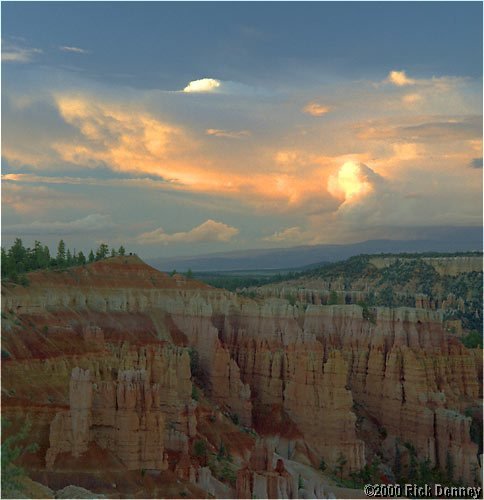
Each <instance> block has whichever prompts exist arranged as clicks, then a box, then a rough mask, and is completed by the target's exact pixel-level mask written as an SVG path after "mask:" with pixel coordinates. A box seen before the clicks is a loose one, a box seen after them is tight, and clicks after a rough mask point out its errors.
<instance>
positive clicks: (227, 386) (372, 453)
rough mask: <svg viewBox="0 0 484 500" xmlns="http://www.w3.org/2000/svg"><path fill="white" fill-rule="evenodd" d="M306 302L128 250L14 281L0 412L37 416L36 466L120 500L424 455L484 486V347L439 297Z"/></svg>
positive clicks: (287, 488) (285, 492)
mask: <svg viewBox="0 0 484 500" xmlns="http://www.w3.org/2000/svg"><path fill="white" fill-rule="evenodd" d="M272 295H274V294H272ZM279 295H280V293H279ZM283 295H284V294H283ZM311 302H312V303H311V304H308V301H302V300H297V301H294V300H289V301H288V300H286V299H285V298H280V297H273V296H271V294H269V293H268V294H267V296H266V297H263V298H262V297H261V298H258V299H257V300H252V299H249V298H246V297H242V296H240V295H237V294H234V293H230V292H226V291H223V290H218V289H213V288H210V287H209V286H207V285H203V284H201V283H198V282H196V281H192V280H187V279H186V278H184V277H183V276H180V275H175V276H173V277H170V276H168V275H166V274H163V273H160V272H158V271H156V270H154V269H153V268H150V267H149V266H147V265H145V264H144V263H143V262H142V261H141V260H140V259H138V258H137V257H134V256H130V257H115V258H112V259H107V260H104V261H99V262H96V263H94V264H90V265H87V266H80V267H76V268H70V269H67V270H62V271H39V272H34V273H31V274H30V275H29V285H28V286H20V285H14V284H8V285H5V286H3V287H2V358H3V363H2V412H3V416H4V418H7V419H9V420H11V421H13V422H14V423H15V426H14V429H15V428H17V429H18V427H19V426H20V425H21V422H22V421H23V420H24V419H25V416H26V415H29V416H30V420H31V422H32V429H31V435H30V438H31V440H32V442H36V443H38V445H39V449H38V451H37V452H35V453H27V454H25V455H24V456H23V458H22V461H23V464H24V466H25V468H26V471H27V472H28V474H29V476H30V477H31V478H32V479H34V480H36V481H38V482H40V483H42V484H44V485H46V486H48V487H49V488H51V490H58V489H60V488H63V487H65V486H68V485H77V486H81V487H84V488H87V489H89V490H91V491H95V492H98V493H103V494H105V495H107V496H111V497H119V496H125V497H143V498H144V497H150V496H152V497H157V496H158V497H159V496H164V497H198V498H201V497H209V496H215V497H223V498H228V497H238V498H249V497H250V498H254V497H255V498H267V497H270V498H320V497H322V496H326V495H330V494H334V495H336V496H338V494H339V489H338V486H337V483H338V482H339V483H340V485H341V484H344V481H345V479H346V480H347V479H348V478H350V476H351V474H352V475H353V476H352V477H353V479H355V478H356V477H359V476H357V475H358V473H359V472H360V471H361V470H362V469H364V470H368V469H369V466H370V465H371V464H373V465H374V464H379V465H375V466H374V468H376V469H375V471H374V472H375V473H376V475H377V477H384V478H385V480H390V481H391V480H394V479H395V476H396V475H398V474H400V476H399V477H403V475H406V476H407V477H410V474H411V472H412V464H413V463H414V462H415V461H416V460H425V459H428V461H429V462H428V463H429V464H430V465H431V466H435V468H436V470H440V471H441V472H442V474H444V473H445V472H446V468H447V467H448V464H449V463H451V464H452V476H453V477H452V478H448V479H449V480H451V479H453V480H456V481H460V482H461V483H463V484H473V483H474V481H475V480H476V476H477V475H478V474H479V462H478V446H477V444H475V443H474V442H473V440H472V437H473V436H472V429H473V427H472V425H473V419H472V415H474V420H476V419H477V417H478V416H479V412H478V411H477V412H476V410H475V408H479V405H480V401H481V398H482V392H481V388H482V384H481V376H482V371H481V356H482V350H472V349H467V348H466V347H464V346H463V345H462V343H461V342H460V341H459V340H458V339H457V338H456V336H455V335H454V334H452V333H451V332H448V331H447V329H446V328H445V327H444V321H443V314H442V312H441V311H439V310H431V309H424V308H418V309H416V308H411V307H399V308H385V307H376V308H374V309H372V311H371V315H370V316H369V315H368V314H367V313H366V311H365V308H364V307H361V306H359V305H356V304H349V305H321V304H318V303H315V301H311ZM476 415H477V417H476ZM481 453H482V451H481ZM397 457H398V458H397ZM397 461H398V464H397ZM373 465H372V466H373ZM397 465H398V467H397ZM365 467H366V469H365ZM397 469H398V470H397ZM447 472H448V471H447ZM358 493H361V492H357V491H356V490H354V492H353V495H356V494H358Z"/></svg>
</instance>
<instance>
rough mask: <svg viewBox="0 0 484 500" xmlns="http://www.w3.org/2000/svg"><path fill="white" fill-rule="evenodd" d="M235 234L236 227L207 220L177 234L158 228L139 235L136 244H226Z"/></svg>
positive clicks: (237, 232)
mask: <svg viewBox="0 0 484 500" xmlns="http://www.w3.org/2000/svg"><path fill="white" fill-rule="evenodd" d="M237 234H239V230H238V229H237V228H236V227H233V226H229V225H228V224H224V223H223V222H216V221H214V220H212V219H208V220H206V221H205V222H204V223H203V224H200V225H199V226H197V227H194V228H193V229H191V230H190V231H184V232H179V233H172V234H168V233H165V231H164V230H163V228H161V227H160V228H158V229H155V230H154V231H151V232H147V233H143V234H141V235H139V236H138V238H136V242H137V243H141V244H144V245H150V244H155V243H162V244H164V245H168V244H169V243H208V242H228V241H230V240H231V239H232V238H233V237H234V236H236V235H237Z"/></svg>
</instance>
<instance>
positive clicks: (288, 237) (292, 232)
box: [262, 226, 305, 242]
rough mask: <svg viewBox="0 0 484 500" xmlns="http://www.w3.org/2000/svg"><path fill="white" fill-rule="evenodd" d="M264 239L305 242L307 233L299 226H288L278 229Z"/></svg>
mask: <svg viewBox="0 0 484 500" xmlns="http://www.w3.org/2000/svg"><path fill="white" fill-rule="evenodd" d="M262 239H263V240H264V241H274V242H283V241H290V242H303V241H304V240H305V235H304V233H303V232H302V230H301V228H300V227H299V226H294V227H288V228H286V229H284V230H282V231H276V232H275V233H274V234H271V235H270V236H266V237H265V238H262Z"/></svg>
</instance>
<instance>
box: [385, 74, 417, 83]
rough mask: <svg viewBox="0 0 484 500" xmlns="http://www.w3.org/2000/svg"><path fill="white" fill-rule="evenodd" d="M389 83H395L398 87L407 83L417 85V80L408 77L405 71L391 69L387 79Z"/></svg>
mask: <svg viewBox="0 0 484 500" xmlns="http://www.w3.org/2000/svg"><path fill="white" fill-rule="evenodd" d="M386 81H387V82H388V83H393V85H396V86H397V87H403V86H405V85H415V83H416V80H413V79H412V78H408V76H407V74H406V73H405V71H390V73H388V77H387V79H386Z"/></svg>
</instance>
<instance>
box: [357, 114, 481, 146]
mask: <svg viewBox="0 0 484 500" xmlns="http://www.w3.org/2000/svg"><path fill="white" fill-rule="evenodd" d="M432 118H434V119H435V121H423V122H422V121H420V122H417V123H409V124H408V125H399V126H398V125H397V126H392V125H390V126H389V125H388V122H385V121H381V122H371V123H365V124H364V125H361V126H359V129H360V131H359V133H358V138H360V139H363V140H387V141H388V140H390V141H391V140H393V141H406V142H448V141H460V140H471V139H477V138H480V137H482V117H480V116H461V117H448V118H445V117H428V119H432ZM417 119H418V118H415V119H413V120H414V121H416V120H417Z"/></svg>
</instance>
